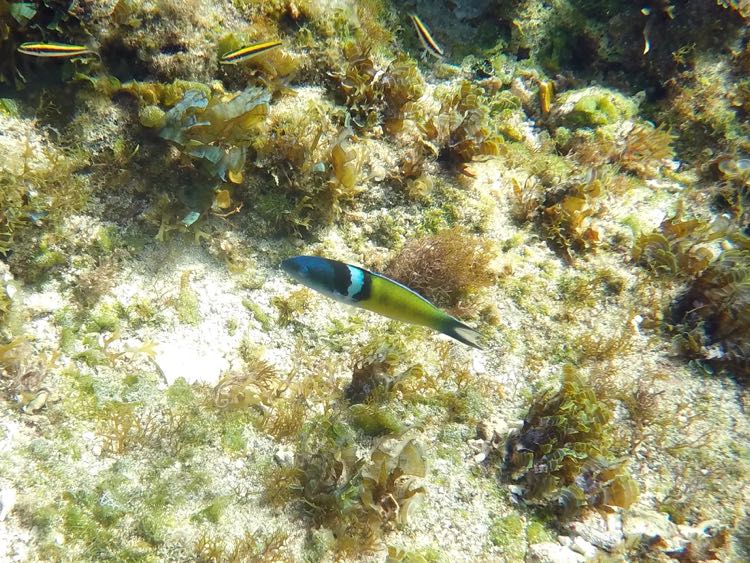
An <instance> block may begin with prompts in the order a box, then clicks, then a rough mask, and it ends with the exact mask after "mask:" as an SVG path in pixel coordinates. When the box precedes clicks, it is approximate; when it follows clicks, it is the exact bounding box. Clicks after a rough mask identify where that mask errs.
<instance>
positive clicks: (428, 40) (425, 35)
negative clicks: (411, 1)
mask: <svg viewBox="0 0 750 563" xmlns="http://www.w3.org/2000/svg"><path fill="white" fill-rule="evenodd" d="M409 17H410V18H411V21H412V23H413V24H414V27H415V28H416V30H417V36H419V42H420V43H421V44H422V47H423V48H424V50H425V51H428V52H429V53H430V54H432V55H433V56H434V57H437V58H438V59H442V58H443V55H445V51H443V48H442V47H441V46H440V45H438V44H437V43H436V42H435V40H434V39H433V38H432V35H431V34H430V30H429V29H427V26H426V25H425V24H424V23H423V22H422V20H420V19H419V16H418V15H416V14H409Z"/></svg>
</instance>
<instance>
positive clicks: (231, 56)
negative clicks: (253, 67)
mask: <svg viewBox="0 0 750 563" xmlns="http://www.w3.org/2000/svg"><path fill="white" fill-rule="evenodd" d="M280 45H281V41H279V40H273V41H263V42H261V43H255V44H253V45H248V46H247V47H240V48H239V49H235V50H234V51H230V52H229V53H226V54H224V55H222V57H221V58H220V59H219V62H220V63H221V64H223V65H234V64H237V63H241V62H244V61H247V60H249V59H252V58H253V57H257V56H258V55H260V54H262V53H267V52H268V51H270V50H272V49H275V48H276V47H279V46H280Z"/></svg>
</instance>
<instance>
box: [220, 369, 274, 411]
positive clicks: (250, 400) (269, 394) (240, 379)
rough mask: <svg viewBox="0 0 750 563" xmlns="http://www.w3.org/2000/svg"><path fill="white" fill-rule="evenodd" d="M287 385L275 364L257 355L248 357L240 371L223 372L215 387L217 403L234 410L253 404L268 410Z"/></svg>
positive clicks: (262, 409)
mask: <svg viewBox="0 0 750 563" xmlns="http://www.w3.org/2000/svg"><path fill="white" fill-rule="evenodd" d="M287 386H288V384H285V383H284V381H283V380H282V378H281V376H280V374H279V372H278V370H277V369H276V368H275V367H274V366H273V365H271V364H269V363H268V362H267V361H265V360H263V359H262V358H260V357H258V356H254V357H251V358H249V359H248V360H246V361H245V365H244V367H243V369H242V370H241V371H239V372H232V373H229V374H227V375H224V376H223V377H222V378H221V380H219V383H217V384H216V387H214V391H213V394H214V396H213V399H214V405H216V406H217V407H218V408H220V409H231V410H244V409H247V408H249V407H254V408H257V409H258V410H260V411H261V412H266V411H268V410H270V404H271V403H272V402H273V400H274V399H276V398H278V397H280V396H281V395H282V394H283V392H284V391H285V389H286V387H287Z"/></svg>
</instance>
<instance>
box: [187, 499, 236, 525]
mask: <svg viewBox="0 0 750 563" xmlns="http://www.w3.org/2000/svg"><path fill="white" fill-rule="evenodd" d="M230 504H232V497H230V496H219V497H216V498H215V499H214V500H212V501H211V502H210V503H209V504H208V505H207V506H206V507H205V508H203V509H202V510H200V511H199V512H196V513H195V514H193V516H192V517H191V520H193V521H194V522H210V523H211V524H218V523H219V520H220V519H221V517H222V515H223V514H224V512H225V511H226V509H227V508H229V505H230Z"/></svg>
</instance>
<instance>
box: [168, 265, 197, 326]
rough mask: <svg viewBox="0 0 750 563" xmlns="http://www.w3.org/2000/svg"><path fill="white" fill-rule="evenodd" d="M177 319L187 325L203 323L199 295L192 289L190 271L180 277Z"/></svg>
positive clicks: (176, 302) (176, 306) (176, 308)
mask: <svg viewBox="0 0 750 563" xmlns="http://www.w3.org/2000/svg"><path fill="white" fill-rule="evenodd" d="M174 308H175V311H176V313H177V318H178V319H180V322H183V323H185V324H191V325H197V324H198V323H199V322H200V321H201V314H200V309H199V302H198V294H197V293H196V292H195V290H194V289H193V288H192V287H190V271H189V270H187V271H185V272H183V273H182V276H181V277H180V292H179V293H178V294H177V299H176V301H175V303H174Z"/></svg>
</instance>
